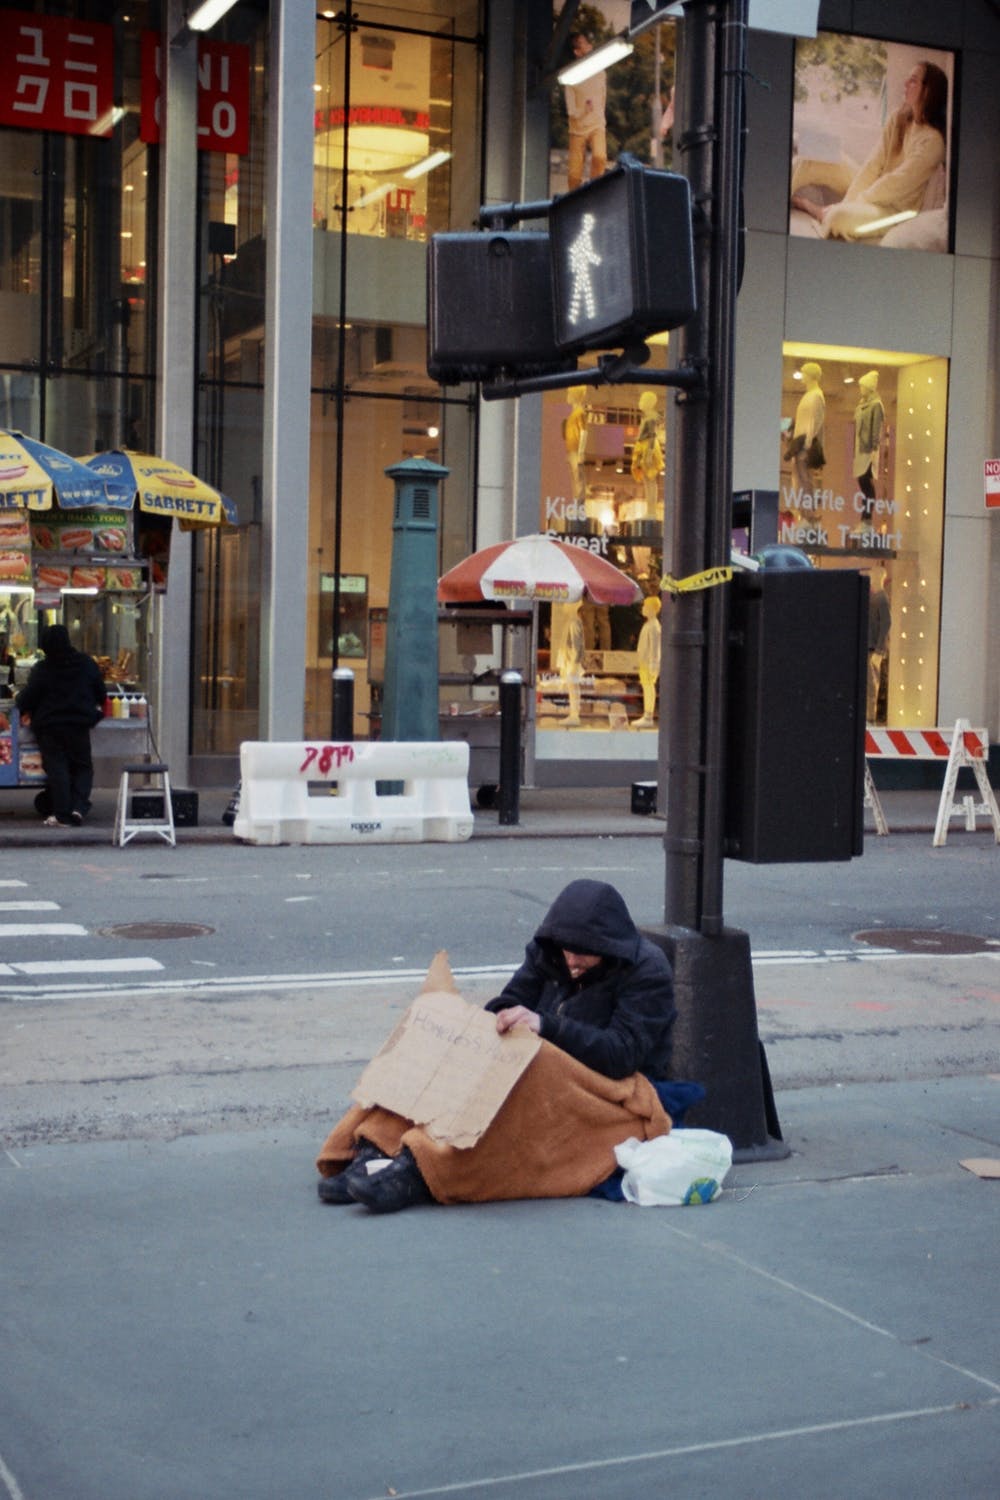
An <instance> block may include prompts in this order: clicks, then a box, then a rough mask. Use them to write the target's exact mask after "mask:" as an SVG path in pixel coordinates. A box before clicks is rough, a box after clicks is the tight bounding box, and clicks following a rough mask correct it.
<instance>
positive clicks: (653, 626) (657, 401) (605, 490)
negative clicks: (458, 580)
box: [536, 343, 667, 759]
mask: <svg viewBox="0 0 1000 1500" xmlns="http://www.w3.org/2000/svg"><path fill="white" fill-rule="evenodd" d="M664 358H665V348H664V346H663V345H662V344H660V343H655V344H654V361H653V363H654V366H655V365H661V366H662V363H663V361H664ZM666 401H667V390H666V388H665V387H664V386H651V387H643V386H640V385H635V386H633V385H620V386H619V385H614V386H608V385H601V386H577V387H571V388H570V389H569V390H566V391H555V392H550V393H547V394H546V395H545V396H544V397H543V401H542V476H541V508H540V514H539V530H541V531H542V532H545V533H547V534H549V535H550V536H553V537H555V538H557V539H558V540H560V541H563V542H567V543H569V544H571V545H573V546H578V547H586V548H587V549H588V550H589V551H591V552H594V553H597V554H598V555H600V556H601V557H603V558H605V559H606V560H607V561H608V562H610V563H612V564H613V565H614V566H615V567H617V568H619V569H620V570H621V571H622V572H623V573H625V574H627V575H628V576H629V577H630V578H631V579H633V581H634V582H635V583H636V584H637V585H638V588H639V591H640V598H639V599H638V600H637V602H636V603H635V604H634V605H627V606H626V605H622V606H610V605H595V604H593V603H592V602H590V601H588V600H586V599H584V600H583V601H582V603H581V604H580V605H579V606H576V605H572V604H552V605H547V604H542V605H540V606H538V608H539V634H538V661H537V681H536V722H537V727H538V731H539V732H538V738H537V745H536V753H537V754H538V756H539V757H540V758H543V759H544V758H545V757H546V756H550V757H556V758H558V757H563V756H567V755H568V756H574V755H579V754H583V753H586V754H587V755H588V756H608V757H614V758H620V757H621V756H622V755H623V754H626V755H629V756H634V755H641V754H643V753H645V754H648V755H649V756H655V746H656V735H655V733H653V731H654V730H655V729H656V726H657V724H658V722H659V709H658V685H659V662H660V649H659V647H660V639H659V633H660V626H659V619H658V616H659V608H658V605H659V600H660V578H661V573H662V564H663V521H664V458H665V454H664V449H665V436H664V424H665V415H666ZM631 731H639V733H638V734H631V733H630V732H631ZM644 731H646V733H643V732H644ZM622 735H625V737H626V738H625V739H624V740H623V738H622ZM581 737H582V738H581Z"/></svg>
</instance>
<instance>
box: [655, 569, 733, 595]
mask: <svg viewBox="0 0 1000 1500" xmlns="http://www.w3.org/2000/svg"><path fill="white" fill-rule="evenodd" d="M732 576H733V570H732V568H706V569H705V571H704V573H692V574H691V576H690V578H671V577H670V576H669V574H668V576H667V577H666V578H661V579H660V588H661V589H665V590H666V592H667V593H668V594H693V593H694V592H695V590H697V589H714V588H715V586H716V584H718V583H728V582H729V580H730V578H732Z"/></svg>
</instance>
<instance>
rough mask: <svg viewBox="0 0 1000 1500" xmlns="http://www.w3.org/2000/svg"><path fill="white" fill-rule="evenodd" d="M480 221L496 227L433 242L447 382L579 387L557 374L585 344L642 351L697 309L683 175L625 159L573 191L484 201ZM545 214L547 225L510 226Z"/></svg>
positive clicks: (434, 354)
mask: <svg viewBox="0 0 1000 1500" xmlns="http://www.w3.org/2000/svg"><path fill="white" fill-rule="evenodd" d="M481 218H482V220H483V222H484V223H486V224H488V225H490V226H491V227H490V228H488V229H486V230H485V231H480V232H478V233H475V232H473V233H464V234H436V235H434V236H433V237H432V239H431V243H430V250H429V253H428V259H427V342H428V352H427V369H428V373H429V374H430V375H431V376H432V377H433V378H434V379H435V380H438V381H440V382H441V383H442V384H453V383H455V382H458V381H463V380H480V381H483V382H487V383H489V382H496V381H500V380H503V379H504V378H509V377H510V376H511V375H516V376H518V377H528V378H530V377H532V376H539V377H551V378H552V381H553V383H566V384H569V383H571V382H569V381H567V382H561V381H559V376H560V375H564V374H566V375H568V374H573V373H574V372H575V371H576V356H577V355H578V354H580V353H582V352H583V351H584V350H587V349H601V348H603V349H615V348H620V349H623V350H626V351H630V352H634V351H635V350H636V348H637V347H641V345H642V343H643V341H644V340H645V339H646V338H647V337H648V336H649V335H650V334H653V333H659V332H661V331H664V330H667V329H670V328H678V327H680V326H681V324H682V323H686V322H687V321H688V319H689V318H690V317H692V315H693V314H694V312H695V310H696V305H697V304H696V295H695V276H694V243H693V240H694V236H693V230H692V222H691V190H690V187H689V185H688V181H687V179H686V178H685V177H680V176H677V175H676V174H675V173H672V172H661V171H657V170H655V169H654V168H652V167H646V166H643V164H642V163H641V162H638V161H636V160H634V159H633V158H632V157H628V156H625V157H623V158H622V159H621V160H620V161H619V162H618V164H617V166H615V167H613V168H612V169H611V171H609V172H606V173H605V174H604V175H603V176H602V177H599V178H596V179H595V180H594V181H593V182H588V183H586V184H584V186H583V187H579V188H576V189H575V190H574V191H573V192H572V193H566V194H565V195H564V196H563V197H560V198H555V199H553V200H551V201H546V202H541V203H522V204H517V203H511V204H507V205H504V206H502V207H499V208H498V207H484V208H483V209H482V210H481ZM542 218H547V220H548V232H547V233H544V232H539V231H525V230H520V229H518V230H515V229H514V228H513V227H512V226H513V225H514V224H517V223H520V222H521V221H522V220H525V219H542ZM617 378H623V376H622V375H619V376H618V377H617ZM673 383H676V384H681V383H683V381H682V380H680V379H678V380H676V381H674V382H673Z"/></svg>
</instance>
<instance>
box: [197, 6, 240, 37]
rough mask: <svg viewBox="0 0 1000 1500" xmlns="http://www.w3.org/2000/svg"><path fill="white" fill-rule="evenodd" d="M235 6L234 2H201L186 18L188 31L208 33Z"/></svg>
mask: <svg viewBox="0 0 1000 1500" xmlns="http://www.w3.org/2000/svg"><path fill="white" fill-rule="evenodd" d="M235 4H236V0H201V4H200V5H196V6H195V8H194V10H193V11H192V12H191V14H190V15H189V16H188V18H187V23H188V30H189V31H210V30H211V29H212V27H213V26H214V25H215V23H216V21H221V20H222V17H223V16H224V15H225V14H226V11H227V10H232V8H233V6H234V5H235Z"/></svg>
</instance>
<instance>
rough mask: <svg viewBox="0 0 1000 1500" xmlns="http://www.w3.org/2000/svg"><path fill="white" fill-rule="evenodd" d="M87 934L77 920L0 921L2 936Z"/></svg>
mask: <svg viewBox="0 0 1000 1500" xmlns="http://www.w3.org/2000/svg"><path fill="white" fill-rule="evenodd" d="M87 936H88V933H87V929H86V927H81V926H80V925H79V924H78V923H77V922H0V938H16V937H87Z"/></svg>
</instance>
